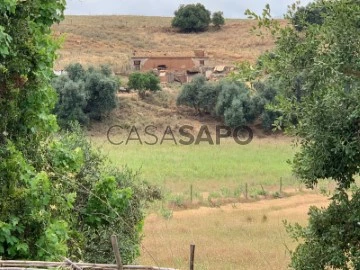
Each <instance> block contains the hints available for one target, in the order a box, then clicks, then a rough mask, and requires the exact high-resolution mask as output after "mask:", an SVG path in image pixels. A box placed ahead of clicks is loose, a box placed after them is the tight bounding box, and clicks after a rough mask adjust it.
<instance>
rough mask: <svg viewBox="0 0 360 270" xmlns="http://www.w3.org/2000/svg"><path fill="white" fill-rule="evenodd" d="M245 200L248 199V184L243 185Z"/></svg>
mask: <svg viewBox="0 0 360 270" xmlns="http://www.w3.org/2000/svg"><path fill="white" fill-rule="evenodd" d="M245 199H248V183H245Z"/></svg>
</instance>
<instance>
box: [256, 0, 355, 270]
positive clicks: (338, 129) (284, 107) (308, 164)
mask: <svg viewBox="0 0 360 270" xmlns="http://www.w3.org/2000/svg"><path fill="white" fill-rule="evenodd" d="M316 4H321V5H323V6H324V8H325V9H326V10H331V12H327V13H326V14H324V16H323V23H322V24H321V25H318V24H309V25H307V27H306V28H304V29H303V32H301V33H299V32H297V31H296V30H295V29H294V28H293V27H291V26H286V27H285V28H283V29H279V28H277V26H275V27H274V25H273V24H272V20H271V19H269V16H268V14H269V12H268V11H267V12H264V14H265V16H263V17H260V16H258V17H257V18H258V19H259V22H260V23H261V24H262V25H264V22H267V24H266V26H268V28H269V29H270V30H271V31H272V32H273V34H274V36H275V37H277V41H276V48H275V51H274V52H273V53H274V54H275V57H272V58H270V57H268V56H269V55H267V56H264V57H263V64H264V70H265V69H266V73H267V76H270V80H276V81H277V82H278V87H279V88H278V89H279V93H280V94H279V96H278V97H277V100H278V105H277V107H278V109H279V110H280V111H281V112H282V116H281V117H280V118H279V121H278V123H279V124H282V123H284V124H285V125H286V126H287V131H288V132H289V133H290V134H294V135H296V136H297V137H298V138H299V139H300V151H299V152H298V153H297V154H296V155H295V158H294V161H293V170H294V172H295V173H296V175H297V176H298V177H299V178H300V179H302V181H303V182H304V183H305V184H306V185H307V186H308V187H313V186H314V185H316V184H317V183H318V179H324V178H326V179H332V180H334V181H335V182H336V184H337V191H336V194H335V195H334V196H333V197H332V199H331V200H332V203H331V204H330V206H329V207H328V208H327V209H326V210H325V209H324V210H319V209H315V208H313V209H312V210H311V211H310V213H309V215H310V219H309V225H308V226H307V227H305V228H302V227H300V226H296V227H295V228H294V230H295V233H296V234H297V235H298V236H299V240H300V242H301V244H300V245H299V246H298V248H297V249H296V251H295V252H294V253H293V254H292V267H293V268H295V269H328V268H341V269H352V268H355V269H356V268H358V267H359V256H360V254H359V253H358V252H357V251H356V250H357V248H355V247H356V246H357V245H358V239H359V237H360V233H359V230H358V229H357V226H358V225H357V224H356V226H355V225H354V223H352V220H354V218H353V217H356V216H358V212H359V209H360V207H359V196H358V194H357V193H355V194H354V196H353V197H352V199H351V200H348V198H347V195H346V192H347V190H348V188H349V187H350V184H351V183H353V182H354V178H355V176H357V175H358V174H359V163H360V141H359V139H358V136H359V125H358V123H359V119H360V118H359V117H360V113H359V112H360V107H359V101H360V94H359V93H360V91H359V86H360V76H359V74H360V58H359V57H358V55H360V47H359V43H360V28H359V21H360V17H359V14H360V5H359V1H358V0H356V1H353V0H337V1H317V2H316ZM294 11H296V8H295V6H293V8H292V10H290V12H289V15H288V18H291V17H292V16H291V15H292V14H293V12H294ZM299 91H300V93H299ZM343 218H344V219H343ZM350 231H351V232H350ZM335 232H336V233H335ZM348 235H349V236H350V237H347V236H348ZM354 241H355V242H354ZM314 258H317V260H315V259H314ZM305 261H307V263H305ZM309 262H310V264H309Z"/></svg>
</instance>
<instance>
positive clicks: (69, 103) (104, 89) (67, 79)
mask: <svg viewBox="0 0 360 270" xmlns="http://www.w3.org/2000/svg"><path fill="white" fill-rule="evenodd" d="M66 71H67V74H63V75H60V76H58V77H55V78H54V79H53V81H52V84H53V87H54V88H55V89H56V91H57V93H58V97H59V99H58V103H57V104H56V106H55V113H56V115H57V117H58V120H59V124H60V125H61V126H62V127H69V126H71V123H72V122H73V121H77V122H79V123H80V124H82V125H87V124H88V123H89V119H94V120H101V118H103V117H104V116H106V115H107V114H108V113H109V112H110V111H111V110H112V109H114V108H115V107H116V91H117V89H118V86H119V82H118V80H117V79H116V78H115V77H114V76H113V75H112V72H111V69H110V68H109V67H107V66H101V67H100V69H95V68H93V67H90V68H89V69H88V70H85V69H84V68H83V67H82V65H80V64H79V63H76V64H70V65H69V66H67V67H66Z"/></svg>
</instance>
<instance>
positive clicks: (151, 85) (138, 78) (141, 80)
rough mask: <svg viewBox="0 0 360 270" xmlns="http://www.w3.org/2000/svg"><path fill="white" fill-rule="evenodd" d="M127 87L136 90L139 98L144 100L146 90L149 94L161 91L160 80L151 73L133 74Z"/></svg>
mask: <svg viewBox="0 0 360 270" xmlns="http://www.w3.org/2000/svg"><path fill="white" fill-rule="evenodd" d="M128 87H129V88H131V89H135V90H137V91H138V94H139V96H140V97H141V98H145V95H146V91H148V90H149V91H151V92H156V91H159V90H161V88H160V79H159V77H158V76H156V75H155V74H154V73H153V72H147V73H141V72H134V73H132V74H130V76H129V82H128Z"/></svg>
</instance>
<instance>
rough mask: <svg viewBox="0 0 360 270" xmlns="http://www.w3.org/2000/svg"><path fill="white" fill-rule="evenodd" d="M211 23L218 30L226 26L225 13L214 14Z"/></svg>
mask: <svg viewBox="0 0 360 270" xmlns="http://www.w3.org/2000/svg"><path fill="white" fill-rule="evenodd" d="M211 22H212V23H213V25H214V26H215V27H216V28H218V29H220V27H221V26H223V25H224V24H225V19H224V13H223V12H222V11H217V12H214V13H213V15H212V19H211Z"/></svg>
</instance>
